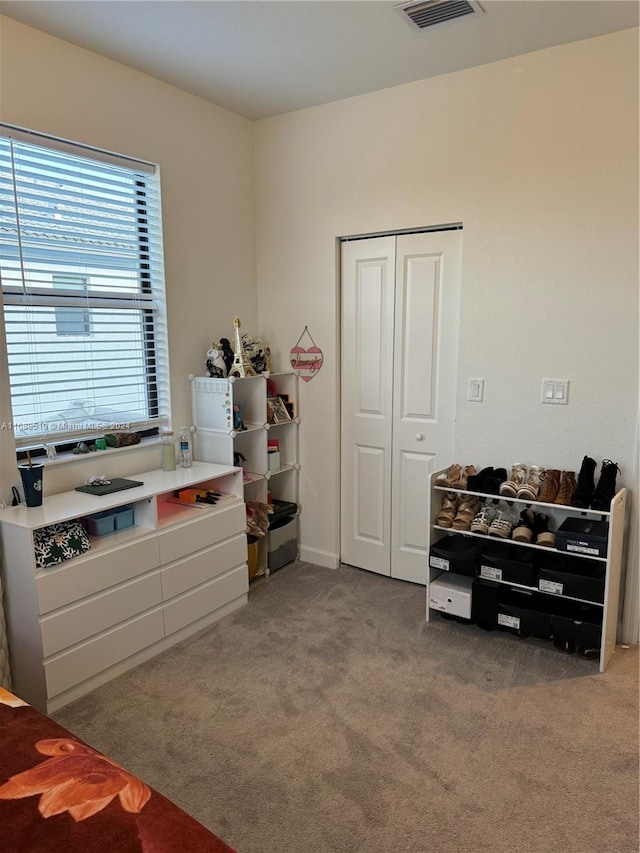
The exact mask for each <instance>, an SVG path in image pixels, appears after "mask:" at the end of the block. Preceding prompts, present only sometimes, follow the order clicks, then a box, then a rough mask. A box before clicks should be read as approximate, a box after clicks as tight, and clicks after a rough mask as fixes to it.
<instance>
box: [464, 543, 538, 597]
mask: <svg viewBox="0 0 640 853" xmlns="http://www.w3.org/2000/svg"><path fill="white" fill-rule="evenodd" d="M478 571H479V574H480V577H481V578H485V579H486V580H497V581H500V580H502V581H509V582H510V583H519V584H522V585H523V586H534V584H535V575H536V573H535V567H534V556H533V551H532V550H531V548H523V547H521V546H518V545H511V544H509V543H508V542H496V543H495V544H494V545H489V546H488V547H487V546H485V547H484V548H483V550H482V553H481V554H480V557H479V559H478Z"/></svg>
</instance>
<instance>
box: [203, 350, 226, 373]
mask: <svg viewBox="0 0 640 853" xmlns="http://www.w3.org/2000/svg"><path fill="white" fill-rule="evenodd" d="M206 368H207V373H208V374H209V376H211V377H212V379H224V378H225V376H226V375H227V373H228V371H227V365H226V362H225V359H224V354H223V349H222V344H221V343H220V344H211V349H209V350H207V361H206Z"/></svg>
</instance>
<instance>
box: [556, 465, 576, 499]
mask: <svg viewBox="0 0 640 853" xmlns="http://www.w3.org/2000/svg"><path fill="white" fill-rule="evenodd" d="M577 488H578V484H577V483H576V474H575V471H561V472H560V486H559V488H558V494H557V495H556V499H555V500H554V504H563V505H564V506H571V501H572V500H573V496H574V495H575V493H576V489H577Z"/></svg>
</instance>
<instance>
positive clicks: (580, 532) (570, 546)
mask: <svg viewBox="0 0 640 853" xmlns="http://www.w3.org/2000/svg"><path fill="white" fill-rule="evenodd" d="M608 538H609V523H608V522H607V521H594V520H593V519H591V518H565V520H564V521H563V522H562V524H561V525H560V527H559V528H558V529H557V530H556V547H557V548H558V550H559V551H569V552H571V551H572V552H573V553H574V554H588V555H590V556H592V557H606V556H607V541H608Z"/></svg>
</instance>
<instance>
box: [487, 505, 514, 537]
mask: <svg viewBox="0 0 640 853" xmlns="http://www.w3.org/2000/svg"><path fill="white" fill-rule="evenodd" d="M512 530H513V522H512V521H511V519H510V518H509V513H508V512H507V511H506V510H499V511H498V513H497V515H496V517H495V518H494V519H493V521H492V522H491V524H490V525H489V536H498V537H499V538H500V539H511V531H512Z"/></svg>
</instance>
